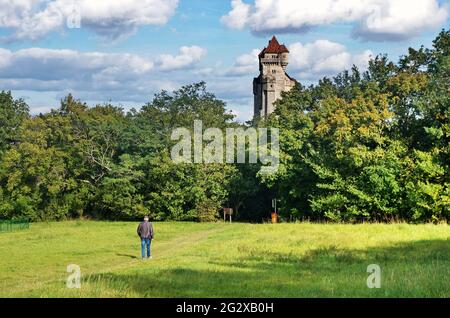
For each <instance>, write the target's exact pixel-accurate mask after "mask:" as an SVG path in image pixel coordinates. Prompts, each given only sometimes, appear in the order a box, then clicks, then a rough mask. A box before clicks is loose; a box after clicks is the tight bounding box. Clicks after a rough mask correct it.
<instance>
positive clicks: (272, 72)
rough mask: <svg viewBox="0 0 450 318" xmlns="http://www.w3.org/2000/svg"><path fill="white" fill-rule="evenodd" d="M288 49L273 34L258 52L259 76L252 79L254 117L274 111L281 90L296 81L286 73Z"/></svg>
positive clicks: (285, 90) (263, 116)
mask: <svg viewBox="0 0 450 318" xmlns="http://www.w3.org/2000/svg"><path fill="white" fill-rule="evenodd" d="M288 63H289V50H288V49H287V48H286V46H284V44H282V45H280V44H279V43H278V41H277V38H276V37H275V36H273V37H272V39H271V40H270V41H269V45H268V46H267V47H265V48H264V49H263V50H262V51H261V53H260V54H259V76H258V77H255V78H254V79H253V95H254V117H255V118H257V117H261V118H266V117H267V115H269V114H270V113H272V112H273V111H274V106H273V104H274V102H275V101H276V100H277V99H279V98H280V97H281V92H287V91H289V90H291V89H292V88H293V87H294V86H295V83H296V81H295V80H294V79H293V78H291V77H289V75H287V73H286V66H287V65H288Z"/></svg>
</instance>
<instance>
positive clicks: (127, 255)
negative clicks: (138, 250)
mask: <svg viewBox="0 0 450 318" xmlns="http://www.w3.org/2000/svg"><path fill="white" fill-rule="evenodd" d="M116 255H117V256H122V257H129V258H133V259H137V258H138V257H137V256H136V255H130V254H116Z"/></svg>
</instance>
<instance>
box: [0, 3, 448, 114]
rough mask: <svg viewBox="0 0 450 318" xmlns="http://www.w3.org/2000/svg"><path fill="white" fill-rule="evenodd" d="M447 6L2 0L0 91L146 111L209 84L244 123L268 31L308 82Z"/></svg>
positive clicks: (391, 41) (52, 104)
mask: <svg viewBox="0 0 450 318" xmlns="http://www.w3.org/2000/svg"><path fill="white" fill-rule="evenodd" d="M449 9H450V1H449V0H314V1H310V0H297V1H294V0H78V1H74V0H0V90H11V91H12V92H13V95H14V97H15V98H23V99H24V100H25V101H26V102H27V103H28V105H29V106H30V110H31V113H33V114H38V113H41V112H42V113H44V112H47V111H49V110H50V109H51V108H57V107H58V106H59V104H60V100H61V99H62V98H64V96H66V95H67V94H69V93H72V94H73V95H74V96H75V97H76V98H78V99H81V100H83V101H86V102H87V103H88V104H89V105H96V104H102V103H105V102H110V103H112V104H114V105H118V106H121V107H123V108H124V109H125V110H128V109H130V108H137V109H139V108H140V107H141V106H142V105H144V104H146V103H147V102H149V101H151V100H152V98H153V96H154V94H155V93H158V92H160V91H161V90H168V91H173V90H176V89H178V88H179V87H181V86H182V85H186V84H191V83H195V82H199V81H205V82H206V84H207V88H208V90H209V91H210V92H212V93H214V94H215V95H216V96H217V97H218V98H220V99H222V100H224V101H226V103H227V108H228V109H229V110H230V111H232V112H233V113H234V114H236V116H237V119H238V120H240V121H245V120H249V119H251V117H252V111H253V105H252V103H253V90H252V80H253V77H256V76H257V75H258V59H257V55H258V53H259V52H260V51H261V50H262V49H263V48H264V47H265V46H267V43H268V40H269V39H270V38H271V37H272V35H276V36H277V38H278V40H279V42H280V43H284V44H285V45H286V46H287V47H288V49H289V50H290V64H289V65H288V67H287V72H288V73H289V75H290V76H292V77H294V78H296V79H297V80H298V81H299V82H301V83H303V84H311V83H316V82H317V81H318V80H319V79H320V78H322V77H324V76H333V75H335V74H336V73H338V72H340V71H342V70H344V69H349V68H351V66H352V65H353V64H354V65H357V66H358V67H359V68H361V69H364V68H366V66H367V63H368V61H369V59H370V58H371V57H375V56H376V55H377V54H387V55H388V56H389V57H390V58H391V59H393V60H397V59H398V57H399V56H401V55H403V54H405V53H406V52H407V48H408V47H414V48H418V47H420V45H422V44H423V45H425V46H426V47H430V46H431V45H432V40H433V39H434V38H435V37H436V35H437V34H438V33H439V31H440V30H441V29H442V28H446V29H448V28H449V16H450V13H449Z"/></svg>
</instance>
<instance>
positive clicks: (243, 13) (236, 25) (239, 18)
mask: <svg viewBox="0 0 450 318" xmlns="http://www.w3.org/2000/svg"><path fill="white" fill-rule="evenodd" d="M231 7H232V10H231V11H230V12H229V13H228V14H227V15H225V16H223V17H222V18H221V21H222V23H224V24H225V25H227V26H228V27H229V28H232V29H243V28H244V27H245V25H246V24H247V20H248V18H249V14H250V9H251V6H250V5H249V4H246V3H243V2H242V1H241V0H232V1H231Z"/></svg>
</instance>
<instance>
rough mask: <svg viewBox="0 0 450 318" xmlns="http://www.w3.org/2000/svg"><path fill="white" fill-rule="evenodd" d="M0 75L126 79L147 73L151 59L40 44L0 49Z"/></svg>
mask: <svg viewBox="0 0 450 318" xmlns="http://www.w3.org/2000/svg"><path fill="white" fill-rule="evenodd" d="M0 60H1V61H2V63H1V64H0V78H13V79H37V80H43V81H58V80H80V79H83V80H93V81H95V80H96V79H101V78H104V79H106V78H108V80H110V81H113V80H116V79H120V80H123V79H127V78H132V77H134V76H139V75H141V74H145V73H148V72H149V71H150V70H152V68H153V62H152V61H150V60H147V59H144V58H142V57H140V56H138V55H134V54H118V53H100V52H86V53H83V52H78V51H73V50H53V49H43V48H29V49H22V50H18V51H15V52H12V51H9V50H5V49H0Z"/></svg>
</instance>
